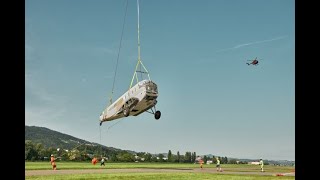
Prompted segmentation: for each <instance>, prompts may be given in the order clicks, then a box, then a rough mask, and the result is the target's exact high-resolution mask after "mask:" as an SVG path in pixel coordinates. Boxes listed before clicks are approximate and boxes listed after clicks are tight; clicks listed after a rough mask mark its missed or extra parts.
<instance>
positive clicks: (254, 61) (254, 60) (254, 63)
mask: <svg viewBox="0 0 320 180" xmlns="http://www.w3.org/2000/svg"><path fill="white" fill-rule="evenodd" d="M247 61H251V62H250V63H246V64H248V65H250V64H252V65H255V66H256V65H258V63H259V61H258V59H257V57H256V58H255V59H253V60H247Z"/></svg>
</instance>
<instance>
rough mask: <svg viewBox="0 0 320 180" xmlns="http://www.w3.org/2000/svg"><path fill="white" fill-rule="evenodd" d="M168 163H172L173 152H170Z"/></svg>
mask: <svg viewBox="0 0 320 180" xmlns="http://www.w3.org/2000/svg"><path fill="white" fill-rule="evenodd" d="M168 162H172V153H171V150H169V152H168Z"/></svg>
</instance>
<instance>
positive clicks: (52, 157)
mask: <svg viewBox="0 0 320 180" xmlns="http://www.w3.org/2000/svg"><path fill="white" fill-rule="evenodd" d="M55 160H56V159H55V158H54V156H53V154H51V158H50V163H51V165H52V169H53V170H57V165H56V162H55Z"/></svg>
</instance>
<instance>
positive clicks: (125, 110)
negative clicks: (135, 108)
mask: <svg viewBox="0 0 320 180" xmlns="http://www.w3.org/2000/svg"><path fill="white" fill-rule="evenodd" d="M129 113H130V112H129V107H124V109H123V115H124V116H125V117H128V116H129Z"/></svg>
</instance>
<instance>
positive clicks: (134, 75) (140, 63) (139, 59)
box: [129, 0, 151, 89]
mask: <svg viewBox="0 0 320 180" xmlns="http://www.w3.org/2000/svg"><path fill="white" fill-rule="evenodd" d="M137 9H138V62H137V65H136V68H135V71H134V74H133V76H132V79H131V83H130V87H129V89H130V88H131V87H132V83H133V79H134V77H136V80H137V83H138V82H139V80H138V75H137V69H138V66H139V65H140V71H139V72H140V73H141V79H142V73H146V74H147V75H148V78H149V80H150V79H151V78H150V75H149V72H148V70H147V69H146V67H145V66H144V65H143V63H142V61H141V58H140V37H139V34H140V28H139V0H137ZM141 66H142V67H143V69H144V70H145V71H146V72H142V71H141Z"/></svg>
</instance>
